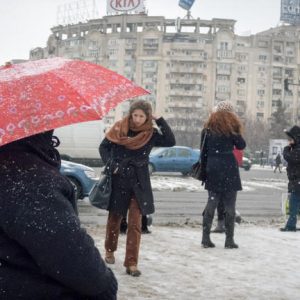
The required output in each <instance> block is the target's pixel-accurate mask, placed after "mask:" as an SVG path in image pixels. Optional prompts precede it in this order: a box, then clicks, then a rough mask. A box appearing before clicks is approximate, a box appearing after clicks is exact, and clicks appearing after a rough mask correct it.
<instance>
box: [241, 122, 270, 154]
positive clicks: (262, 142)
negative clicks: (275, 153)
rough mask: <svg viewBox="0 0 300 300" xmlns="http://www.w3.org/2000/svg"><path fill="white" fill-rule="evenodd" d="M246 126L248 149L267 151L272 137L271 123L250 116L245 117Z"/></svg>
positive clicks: (245, 135) (253, 151)
mask: <svg viewBox="0 0 300 300" xmlns="http://www.w3.org/2000/svg"><path fill="white" fill-rule="evenodd" d="M244 127H245V128H244V137H245V140H246V143H247V149H248V150H249V151H250V152H251V153H255V151H260V150H263V151H265V152H267V151H268V147H269V139H270V133H269V125H268V124H267V123H265V122H262V121H259V120H253V119H250V118H249V119H245V121H244Z"/></svg>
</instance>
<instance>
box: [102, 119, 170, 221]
mask: <svg viewBox="0 0 300 300" xmlns="http://www.w3.org/2000/svg"><path fill="white" fill-rule="evenodd" d="M156 123H157V125H158V126H159V128H160V130H161V133H159V132H158V130H157V129H154V133H153V135H152V137H151V139H150V141H149V142H148V143H147V144H146V145H144V146H143V147H141V148H140V149H137V150H130V149H127V148H125V147H124V146H121V145H118V144H115V143H112V142H110V141H109V140H108V139H106V138H105V139H104V140H103V141H102V142H101V144H100V147H99V152H100V156H101V158H102V160H103V162H104V163H107V162H108V161H109V160H110V159H112V166H111V169H112V170H116V169H117V170H118V171H117V174H115V175H113V182H112V195H111V199H110V206H109V208H108V210H109V211H113V212H116V213H119V214H122V215H123V216H126V214H127V210H128V207H129V201H130V199H131V198H132V196H133V195H135V197H136V198H137V201H138V203H139V206H140V209H141V212H142V214H143V215H146V214H152V213H153V212H154V201H153V194H152V188H151V182H150V175H149V171H148V163H149V154H150V151H151V149H152V148H153V147H171V146H174V145H175V137H174V135H173V133H172V131H171V129H170V127H169V126H168V124H167V122H166V121H165V120H164V119H163V118H159V119H158V120H156ZM135 134H136V133H134V132H132V131H129V132H128V136H134V135H135Z"/></svg>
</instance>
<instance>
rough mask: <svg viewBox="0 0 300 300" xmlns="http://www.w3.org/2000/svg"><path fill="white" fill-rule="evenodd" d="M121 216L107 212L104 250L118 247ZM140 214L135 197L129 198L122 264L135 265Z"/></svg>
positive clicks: (112, 249) (109, 250)
mask: <svg viewBox="0 0 300 300" xmlns="http://www.w3.org/2000/svg"><path fill="white" fill-rule="evenodd" d="M122 218H123V216H122V215H119V214H116V213H114V212H109V215H108V219H107V225H106V238H105V250H106V251H108V252H115V251H116V250H117V247H118V239H119V233H120V224H121V220H122ZM141 222H142V214H141V210H140V208H139V205H138V202H137V200H136V199H135V198H132V199H131V200H130V204H129V209H128V227H127V240H126V254H125V261H124V266H125V267H130V266H137V264H138V257H139V250H140V241H141Z"/></svg>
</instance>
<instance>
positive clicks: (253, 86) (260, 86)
mask: <svg viewBox="0 0 300 300" xmlns="http://www.w3.org/2000/svg"><path fill="white" fill-rule="evenodd" d="M234 25H235V21H234V20H228V19H212V20H201V19H199V18H198V19H179V18H178V19H166V18H164V17H161V16H158V17H155V16H148V15H145V14H137V15H129V14H128V15H127V14H124V15H116V16H106V17H103V18H102V19H95V20H90V21H88V22H87V23H78V24H73V25H67V26H57V27H54V28H52V34H51V35H50V37H49V39H48V42H47V46H46V47H45V48H36V49H33V50H32V51H31V52H30V58H31V59H41V58H47V57H51V56H62V57H68V58H74V59H83V60H87V61H90V62H94V63H97V64H101V65H103V66H104V67H107V68H109V69H111V70H114V71H116V72H118V73H120V74H122V75H124V76H125V77H127V78H129V79H131V80H134V81H135V82H136V83H137V84H139V85H141V86H143V87H144V88H146V89H148V90H149V91H150V92H151V94H150V95H148V96H145V97H144V98H145V99H147V100H149V101H150V102H151V103H152V105H153V107H154V110H155V113H156V114H158V115H163V116H164V117H165V118H166V119H168V120H169V121H170V123H171V124H172V126H173V127H175V128H176V129H175V130H178V131H183V132H185V131H189V130H200V129H201V126H202V123H203V121H204V120H205V119H206V118H207V115H208V113H209V111H211V109H212V108H213V107H214V106H215V105H216V104H217V102H219V101H222V100H229V101H232V103H233V104H234V106H235V107H236V111H237V113H238V115H239V116H240V117H241V118H252V119H258V120H262V121H268V120H269V118H270V116H271V114H272V112H273V111H274V110H276V107H277V105H278V101H279V100H281V101H282V103H283V104H284V105H285V106H286V107H287V114H288V116H289V118H290V119H291V120H293V121H294V122H297V121H298V117H299V116H300V111H299V102H298V96H299V92H298V86H296V85H295V86H291V90H290V91H284V83H283V82H284V79H285V78H289V80H290V82H294V83H298V80H299V75H300V74H299V63H300V56H299V53H300V52H299V47H300V44H299V36H300V28H299V27H295V26H282V27H278V28H275V29H270V30H268V31H265V32H261V33H259V34H256V35H251V36H238V35H236V34H235V32H234ZM128 106H129V103H128V102H126V103H123V104H121V105H119V106H118V107H117V108H116V109H114V110H112V111H111V112H110V114H109V115H108V116H107V117H106V118H105V120H104V121H105V123H106V125H107V126H110V125H111V124H112V123H114V122H115V121H116V120H117V119H120V118H121V117H122V116H123V115H124V113H126V112H127V111H128Z"/></svg>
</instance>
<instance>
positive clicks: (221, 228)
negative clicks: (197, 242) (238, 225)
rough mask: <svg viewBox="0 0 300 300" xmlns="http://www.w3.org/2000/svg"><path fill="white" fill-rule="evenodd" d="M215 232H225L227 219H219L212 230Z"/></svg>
mask: <svg viewBox="0 0 300 300" xmlns="http://www.w3.org/2000/svg"><path fill="white" fill-rule="evenodd" d="M212 232H214V233H224V232H225V221H224V220H218V223H217V226H216V228H215V229H213V230H212Z"/></svg>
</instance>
